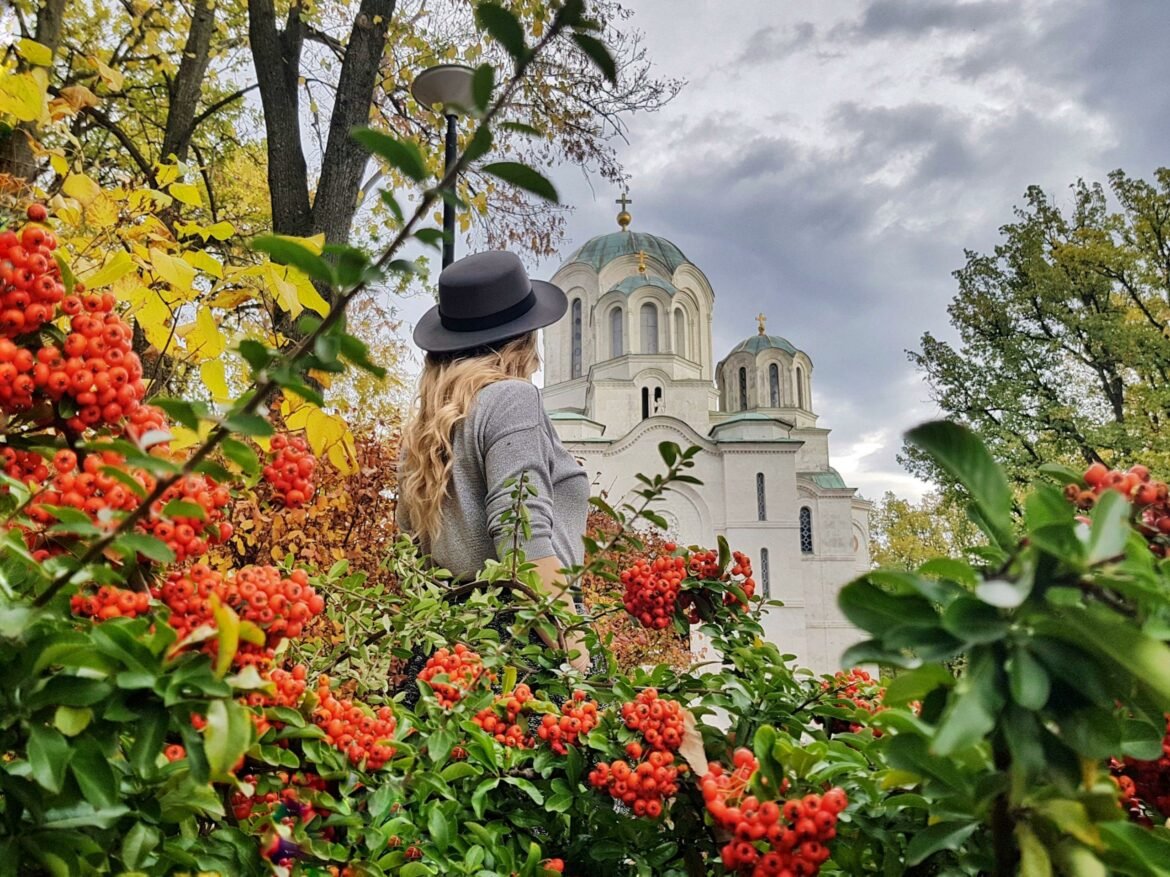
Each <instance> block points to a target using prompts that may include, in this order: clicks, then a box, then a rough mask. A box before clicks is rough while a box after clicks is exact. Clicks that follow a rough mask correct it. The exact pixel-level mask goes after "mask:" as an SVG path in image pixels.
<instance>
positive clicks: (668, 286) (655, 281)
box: [610, 274, 678, 295]
mask: <svg viewBox="0 0 1170 877" xmlns="http://www.w3.org/2000/svg"><path fill="white" fill-rule="evenodd" d="M644 286H653V287H654V288H655V289H661V290H662V291H663V292H665V293H666V294H667V295H674V294H675V293H676V292H678V287H677V286H675V285H674V284H673V283H671V282H670V281H669V280H663V279H662V278H661V277H655V276H654V275H653V274H635V275H634V276H633V277H627V278H626V279H625V280H623V281H622V282H621V283H619V284H617V285H616V286H614V287H613V288H612V289H610V292H621V293H624V294H626V295H629V294H630V293H631V292H633V291H634V290H636V289H641V288H642V287H644Z"/></svg>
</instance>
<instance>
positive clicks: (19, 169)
mask: <svg viewBox="0 0 1170 877" xmlns="http://www.w3.org/2000/svg"><path fill="white" fill-rule="evenodd" d="M65 4H66V0H45V2H44V3H43V4H42V5H41V7H40V9H38V10H37V28H36V31H35V33H34V34H33V39H35V40H36V41H37V42H38V43H40V44H41V45H43V46H46V47H47V48H48V49H49V50H50V51H51V52H53V53H54V54H56V52H57V46H58V45H59V44H60V42H61V23H62V21H61V20H62V18H63V16H64V14H65ZM36 131H37V126H36V125H35V124H33V123H31V122H21V123H20V124H19V125H17V126H16V128H15V129H14V130H13V131H11V132H10V133H9V134H8V137H7V138H5V139H3V140H0V173H7V174H12V175H13V176H14V177H20V178H21V179H23V180H29V181H32V179H33V178H34V177H35V176H36V175H37V167H36V165H35V164H34V163H33V153H32V139H33V138H34V137H36Z"/></svg>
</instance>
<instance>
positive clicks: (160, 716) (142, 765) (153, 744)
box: [130, 708, 168, 778]
mask: <svg viewBox="0 0 1170 877" xmlns="http://www.w3.org/2000/svg"><path fill="white" fill-rule="evenodd" d="M167 719H168V717H167V712H166V710H164V709H162V708H153V709H150V710H147V711H146V712H144V713H143V715H142V718H141V719H139V720H138V723H137V724H136V725H135V726H134V744H133V745H132V746H131V748H130V764H131V765H132V766H133V767H134V771H135V773H137V774H138V775H139V776H140V777H144V778H150V777H153V776H154V775H155V773H156V772H157V765H156V762H157V761H158V757H159V756H160V755H161V754H162V749H163V741H164V740H165V739H166V733H167Z"/></svg>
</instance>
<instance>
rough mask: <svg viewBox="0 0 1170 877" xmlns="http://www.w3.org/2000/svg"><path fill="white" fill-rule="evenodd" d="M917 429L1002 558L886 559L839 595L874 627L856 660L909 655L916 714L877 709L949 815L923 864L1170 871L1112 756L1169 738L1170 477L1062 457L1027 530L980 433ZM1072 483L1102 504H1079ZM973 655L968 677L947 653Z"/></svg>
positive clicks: (894, 756) (913, 770)
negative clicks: (886, 565)
mask: <svg viewBox="0 0 1170 877" xmlns="http://www.w3.org/2000/svg"><path fill="white" fill-rule="evenodd" d="M908 439H909V441H910V442H912V443H913V444H914V445H915V446H917V447H918V448H920V449H921V450H922V451H923V452H924V453H925V454H927V455H929V456H930V458H931V459H932V460H933V461H934V462H935V463H936V464H937V465H938V466H940V467H941V468H943V469H944V470H945V471H946V472H947V473H948V474H949V475H950V476H951V477H953V478H954V479H956V481H958V482H959V483H960V484H961V485H962V486H963V488H964V489H965V490H966V492H967V493H968V494H969V496H970V497H971V501H972V509H973V514H975V515H976V516H977V518H978V520H979V522H980V525H981V528H982V529H983V531H984V533H985V534H986V536H987V538H988V541H989V546H988V548H987V549H985V552H986V555H987V557H988V558H989V560H990V565H989V566H988V567H987V568H986V569H977V568H975V567H974V566H972V565H971V564H970V563H969V562H967V561H964V560H960V559H953V558H951V559H945V558H944V559H935V560H931V561H927V562H926V563H925V564H922V565H921V566H919V567H918V568H917V569H916V570H915V571H913V572H895V571H890V570H878V571H874V572H872V573H870V574H868V575H866V576H864V577H862V578H861V579H859V580H857V581H855V582H853V583H851V584H850V585H848V586H847V587H846V588H845V589H844V590H843V591H842V592H841V595H840V605H841V608H842V610H843V611H844V612H845V613H846V615H847V616H848V617H849V619H850V620H851V621H853V622H854V623H855V624H857V625H858V626H859V627H861V628H862V629H863V630H865V631H866V632H867V633H868V634H869V635H870V636H871V639H869V640H867V641H866V642H864V643H862V644H861V645H859V646H857V647H855V648H853V649H851V650H850V652H849V653H848V655H847V657H846V660H855V661H872V662H877V663H880V664H884V665H886V666H891V667H902V668H908V669H909V672H907V673H904V674H901V675H899V676H898V677H897V678H896V679H895V680H894V682H893V683H892V684H891V685H890V687H889V688H888V690H887V692H886V703H887V705H897V704H901V703H906V702H908V701H910V700H917V699H920V700H921V703H922V708H921V714H920V715H919V717H918V718H915V719H909V718H907V717H906V716H905V715H903V714H899V713H898V712H896V711H893V710H887V711H884V712H881V713H879V714H877V715H875V717H874V719H873V722H874V724H875V725H876V726H877V727H879V728H882V729H883V730H887V731H892V732H894V735H893V737H892V739H891V740H890V742H889V744H888V748H887V750H886V753H885V755H886V758H887V759H888V762H889V764H890V765H891V766H892V767H895V768H897V769H900V770H904V771H906V772H907V775H908V776H913V777H915V778H916V779H915V782H919V783H921V794H923V795H925V796H926V797H927V798H928V799H929V801H930V806H931V808H932V810H934V811H935V812H939V813H945V818H943V819H941V820H940V821H938V822H937V824H935V825H932V827H931V829H930V830H929V831H928V832H927V833H925V834H924V835H923V836H921V838H920V839H918V841H917V842H916V843H915V844H913V845H912V847H913V849H912V850H911V852H912V855H911V856H910V859H911V862H913V861H914V860H915V859H921V858H925V855H922V854H924V853H925V854H926V855H929V854H932V853H934V852H936V851H939V850H956V851H958V855H959V856H960V857H961V858H965V859H966V861H967V862H968V863H969V864H968V866H967V867H968V868H970V869H971V872H975V871H978V872H979V873H993V874H1009V873H1012V874H1014V873H1017V871H1019V872H1020V873H1025V874H1049V873H1065V874H1105V873H1120V874H1151V873H1158V869H1159V868H1160V867H1162V865H1163V864H1164V863H1165V861H1166V860H1167V859H1166V854H1167V851H1170V832H1168V831H1167V830H1166V829H1164V828H1152V829H1143V828H1138V827H1136V826H1134V825H1131V824H1130V823H1128V822H1127V821H1126V820H1125V812H1124V811H1123V810H1122V809H1121V808H1120V807H1119V806H1118V801H1117V798H1118V795H1117V786H1116V784H1115V783H1114V782H1112V781H1111V778H1110V776H1109V773H1108V770H1107V767H1106V765H1107V763H1108V762H1107V760H1108V759H1110V758H1118V759H1120V758H1131V759H1156V758H1157V757H1159V756H1160V754H1161V752H1162V741H1163V736H1164V733H1165V729H1166V725H1165V714H1167V713H1168V712H1170V645H1168V644H1167V642H1166V641H1167V640H1168V639H1170V627H1168V626H1167V620H1168V619H1170V567H1167V565H1166V563H1165V561H1163V560H1161V557H1162V555H1163V554H1164V542H1165V540H1166V538H1167V537H1166V536H1165V535H1164V532H1165V531H1162V530H1161V528H1160V526H1159V525H1160V522H1161V520H1162V519H1163V518H1166V519H1167V523H1168V524H1170V517H1168V516H1167V513H1166V494H1167V490H1166V487H1165V485H1164V484H1160V483H1156V482H1153V481H1151V479H1150V477H1149V473H1148V471H1146V470H1145V469H1144V467H1141V468H1138V469H1134V470H1131V471H1130V472H1129V473H1108V472H1107V471H1106V470H1105V468H1104V467H1099V468H1093V469H1091V470H1090V471H1089V472H1087V473H1086V476H1087V481H1086V480H1084V479H1083V478H1082V477H1081V476H1079V475H1077V474H1076V473H1074V472H1071V471H1069V470H1063V469H1060V468H1059V467H1051V469H1050V470H1049V471H1050V472H1051V473H1052V475H1053V476H1054V477H1055V478H1056V479H1057V480H1058V483H1059V486H1054V485H1052V484H1051V483H1038V484H1036V485H1035V486H1034V487H1033V488H1032V490H1031V491H1030V492H1029V493H1028V495H1027V497H1026V498H1025V500H1024V502H1023V518H1022V521H1021V527H1022V531H1023V532H1022V534H1021V535H1017V534H1016V533H1015V531H1014V529H1013V525H1012V493H1011V491H1010V489H1009V487H1008V481H1007V479H1006V477H1005V475H1004V473H1003V471H1002V470H1001V469H1000V468H999V467H998V466H997V465H996V464H995V462H994V461H993V460H992V457H991V454H990V452H989V450H988V449H987V447H985V446H984V445H983V444H982V443H981V442H980V441H979V440H978V439H976V438H975V436H974V435H973V434H972V433H970V432H968V431H967V430H965V429H964V428H962V427H961V426H958V425H956V424H953V423H949V422H937V423H930V424H926V425H924V426H921V427H918V428H917V429H915V430H913V431H911V432H910V433H909V436H908ZM1064 487H1067V491H1062V489H1061V488H1064ZM1065 493H1067V495H1068V496H1069V497H1071V498H1073V499H1074V500H1076V501H1077V502H1079V503H1081V504H1082V505H1091V506H1092V508H1091V511H1089V512H1088V513H1087V515H1078V514H1077V509H1076V506H1075V505H1074V504H1073V503H1070V502H1069V501H1068V500H1067V499H1066V498H1065V495H1064V494H1065ZM1167 529H1170V527H1168V528H1167ZM1151 548H1153V549H1155V550H1151ZM960 653H962V654H964V655H965V657H966V669H965V672H964V673H963V674H962V675H961V676H960V677H959V678H957V679H956V678H954V677H953V676H952V675H951V673H950V672H948V671H947V670H946V669H945V667H944V665H943V663H942V662H944V661H946V660H947V659H951V658H953V657H955V656H957V655H959V654H960Z"/></svg>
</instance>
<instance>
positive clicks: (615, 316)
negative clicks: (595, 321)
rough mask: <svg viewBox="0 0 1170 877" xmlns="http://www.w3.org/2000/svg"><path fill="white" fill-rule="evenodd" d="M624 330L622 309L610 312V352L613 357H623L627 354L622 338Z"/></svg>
mask: <svg viewBox="0 0 1170 877" xmlns="http://www.w3.org/2000/svg"><path fill="white" fill-rule="evenodd" d="M624 328H625V320H624V319H623V315H622V309H621V308H614V309H613V310H612V311H610V312H609V350H610V354H611V355H612V356H615V357H617V356H621V355H622V354H623V353H624V352H625V344H624V339H623V338H622V334H623V329H624Z"/></svg>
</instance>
